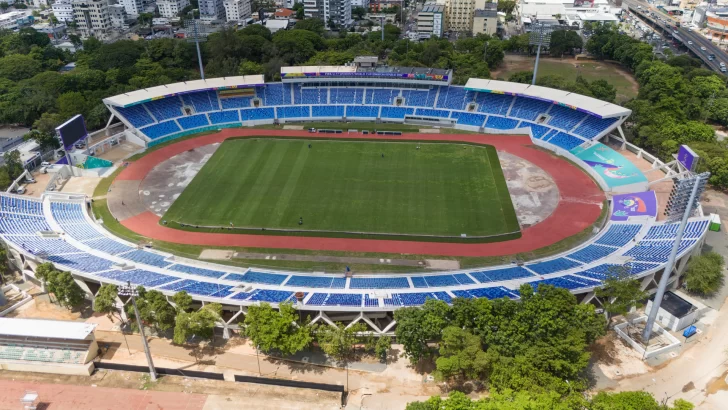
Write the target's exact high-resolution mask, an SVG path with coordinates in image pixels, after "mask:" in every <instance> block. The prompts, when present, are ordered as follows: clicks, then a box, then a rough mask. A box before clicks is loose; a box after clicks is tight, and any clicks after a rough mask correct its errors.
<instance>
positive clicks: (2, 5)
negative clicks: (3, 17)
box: [0, 1, 10, 11]
mask: <svg viewBox="0 0 728 410" xmlns="http://www.w3.org/2000/svg"><path fill="white" fill-rule="evenodd" d="M9 8H10V5H9V4H8V2H7V1H2V2H0V10H2V11H5V10H7V9H9Z"/></svg>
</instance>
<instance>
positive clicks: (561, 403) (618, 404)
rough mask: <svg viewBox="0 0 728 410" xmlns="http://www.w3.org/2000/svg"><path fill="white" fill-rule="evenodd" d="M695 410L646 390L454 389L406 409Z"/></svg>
mask: <svg viewBox="0 0 728 410" xmlns="http://www.w3.org/2000/svg"><path fill="white" fill-rule="evenodd" d="M535 409H543V410H692V409H693V405H692V404H691V403H689V402H687V401H685V400H682V399H678V400H675V403H674V405H673V406H668V405H663V404H660V403H658V402H657V400H655V398H654V397H652V396H651V395H650V394H649V393H647V392H642V391H634V392H621V393H608V392H601V393H599V394H597V395H596V396H595V397H594V398H592V399H588V398H585V397H584V396H582V395H581V394H570V395H568V396H567V397H561V396H560V395H558V394H556V393H532V392H527V391H520V392H516V391H513V390H505V391H503V392H495V393H492V394H491V395H490V396H488V397H487V398H484V399H480V400H477V401H476V400H470V398H469V397H468V396H466V395H465V394H463V393H460V392H453V393H452V394H450V396H449V397H448V398H441V397H439V396H433V397H431V398H430V399H429V400H427V401H424V402H419V401H418V402H413V403H409V404H408V405H407V408H406V410H535Z"/></svg>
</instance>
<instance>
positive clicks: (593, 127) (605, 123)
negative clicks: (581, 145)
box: [574, 115, 617, 139]
mask: <svg viewBox="0 0 728 410" xmlns="http://www.w3.org/2000/svg"><path fill="white" fill-rule="evenodd" d="M616 122H617V118H597V117H595V116H593V115H590V116H588V117H587V118H586V119H585V120H584V122H582V123H581V124H580V125H579V126H578V127H576V129H575V130H574V134H576V135H580V136H582V137H584V138H586V139H592V138H594V137H596V136H597V135H599V134H601V133H602V132H603V131H604V130H606V129H608V128H609V127H611V126H612V125H614V123H616Z"/></svg>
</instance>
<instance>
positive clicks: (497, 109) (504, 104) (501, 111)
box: [475, 93, 515, 128]
mask: <svg viewBox="0 0 728 410" xmlns="http://www.w3.org/2000/svg"><path fill="white" fill-rule="evenodd" d="M513 98H515V97H513V96H512V95H505V94H494V93H476V94H475V103H476V104H478V111H479V112H484V113H488V114H496V115H506V114H508V109H509V108H510V107H511V103H512V102H513ZM491 128H492V127H491Z"/></svg>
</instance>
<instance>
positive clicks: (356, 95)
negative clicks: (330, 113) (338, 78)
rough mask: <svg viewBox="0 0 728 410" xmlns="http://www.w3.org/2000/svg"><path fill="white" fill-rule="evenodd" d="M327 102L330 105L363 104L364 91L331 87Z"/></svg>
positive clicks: (361, 89)
mask: <svg viewBox="0 0 728 410" xmlns="http://www.w3.org/2000/svg"><path fill="white" fill-rule="evenodd" d="M329 102H330V103H331V104H363V103H364V89H363V88H340V87H331V88H330V91H329Z"/></svg>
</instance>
